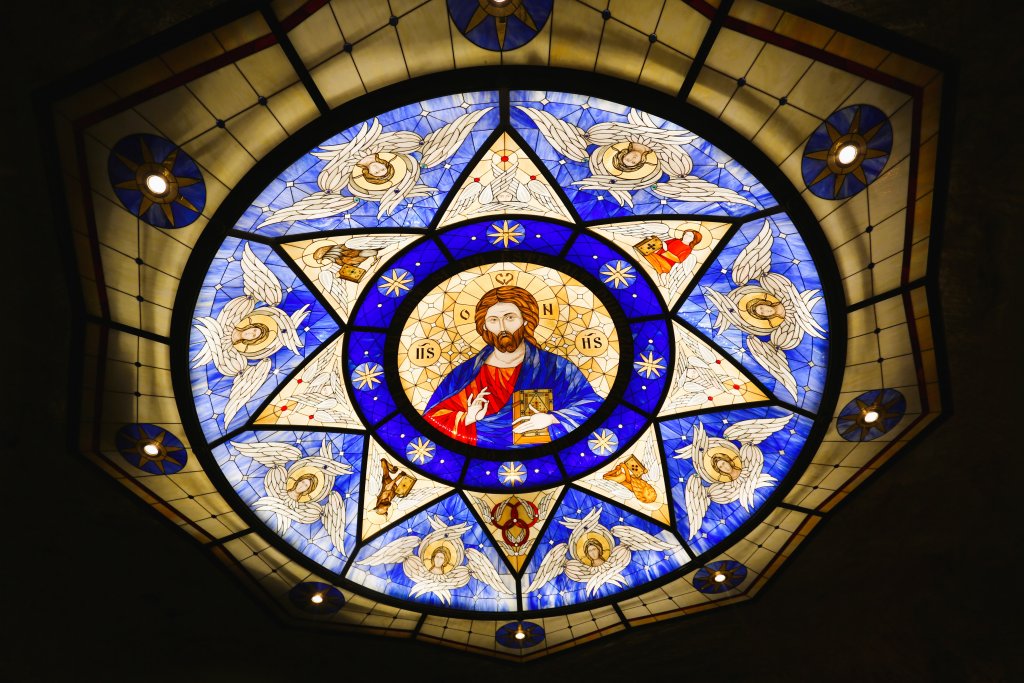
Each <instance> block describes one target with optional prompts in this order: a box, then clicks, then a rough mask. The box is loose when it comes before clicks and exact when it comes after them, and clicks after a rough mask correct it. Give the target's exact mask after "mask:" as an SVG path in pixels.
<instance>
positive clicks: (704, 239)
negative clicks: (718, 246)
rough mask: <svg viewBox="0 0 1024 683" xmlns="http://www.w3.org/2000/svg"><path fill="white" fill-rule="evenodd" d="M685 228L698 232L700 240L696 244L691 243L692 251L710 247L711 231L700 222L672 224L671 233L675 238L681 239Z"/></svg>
mask: <svg viewBox="0 0 1024 683" xmlns="http://www.w3.org/2000/svg"><path fill="white" fill-rule="evenodd" d="M687 230H692V231H694V232H697V233H700V242H699V243H697V245H696V246H693V245H691V247H690V248H691V249H692V250H693V251H703V250H704V249H710V248H711V241H712V240H713V239H714V237H713V236H712V235H711V231H710V230H708V229H707V228H705V227H704V225H703V224H702V223H681V224H679V225H675V226H672V229H671V234H672V236H673V237H676V239H681V238H682V236H683V233H684V232H686V231H687Z"/></svg>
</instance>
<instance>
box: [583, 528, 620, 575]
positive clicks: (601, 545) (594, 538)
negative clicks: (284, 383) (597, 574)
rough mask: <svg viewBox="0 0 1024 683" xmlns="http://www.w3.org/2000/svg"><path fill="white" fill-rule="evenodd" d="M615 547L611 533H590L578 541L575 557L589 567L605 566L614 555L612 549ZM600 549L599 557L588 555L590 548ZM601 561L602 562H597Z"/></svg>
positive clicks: (602, 531) (596, 531)
mask: <svg viewBox="0 0 1024 683" xmlns="http://www.w3.org/2000/svg"><path fill="white" fill-rule="evenodd" d="M614 545H615V542H614V540H613V539H612V536H611V534H610V533H608V532H607V531H604V530H600V531H598V530H594V531H588V532H587V533H585V534H583V535H582V536H580V537H579V538H578V539H577V540H576V547H575V551H576V553H575V556H576V558H577V559H579V561H580V562H582V563H583V564H585V565H587V566H588V567H593V566H595V563H597V564H604V563H605V562H607V561H608V558H609V557H610V556H611V554H612V547H613V546H614ZM591 547H593V548H598V549H599V553H598V556H597V557H591V556H590V555H589V554H587V550H588V549H589V548H591ZM598 559H600V560H601V562H599V563H598V562H597V560H598Z"/></svg>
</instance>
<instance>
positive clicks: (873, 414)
mask: <svg viewBox="0 0 1024 683" xmlns="http://www.w3.org/2000/svg"><path fill="white" fill-rule="evenodd" d="M877 420H878V411H877V410H869V411H868V412H866V413H864V422H866V423H867V424H871V423H872V422H875V421H877Z"/></svg>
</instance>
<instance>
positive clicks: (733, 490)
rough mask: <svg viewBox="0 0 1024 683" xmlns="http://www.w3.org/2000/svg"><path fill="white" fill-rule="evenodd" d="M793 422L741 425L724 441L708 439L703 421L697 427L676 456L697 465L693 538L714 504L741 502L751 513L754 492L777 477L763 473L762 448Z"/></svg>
mask: <svg viewBox="0 0 1024 683" xmlns="http://www.w3.org/2000/svg"><path fill="white" fill-rule="evenodd" d="M790 419H792V416H791V415H787V416H785V417H774V418H763V419H756V420H744V421H742V422H737V423H736V424H733V425H730V426H729V428H728V429H726V430H725V432H724V433H723V436H724V437H725V438H724V439H720V438H718V437H713V436H708V434H707V432H706V431H704V425H703V424H701V423H700V422H699V421H698V422H697V423H696V424H694V426H693V441H692V442H691V443H690V445H688V446H685V447H683V448H680V449H679V450H678V451H676V452H677V453H678V455H675V456H673V457H675V458H676V459H677V460H678V459H684V460H689V461H690V462H692V463H693V469H694V472H693V474H691V475H690V476H689V478H688V479H687V480H686V493H685V503H686V517H687V524H688V525H689V527H690V535H689V538H693V537H694V536H696V535H697V532H699V531H700V528H701V526H702V525H703V524H704V516H705V515H706V514H707V511H708V508H709V507H710V506H711V503H718V504H719V505H727V504H729V503H736V502H738V503H739V504H740V505H741V506H742V507H743V509H744V510H748V511H749V510H750V509H751V508H752V507H753V505H754V491H756V490H757V489H759V488H764V487H766V486H771V485H772V484H773V483H774V482H775V477H772V476H770V475H768V474H765V473H764V471H763V470H764V454H763V453H762V452H761V449H760V448H759V447H758V444H760V443H761V442H762V441H764V440H765V439H767V438H768V437H769V436H771V435H772V434H774V433H775V432H777V431H779V430H780V429H782V428H784V427H785V426H786V425H787V424H789V421H790ZM733 442H735V443H733ZM737 443H738V444H739V447H737V446H736V444H737Z"/></svg>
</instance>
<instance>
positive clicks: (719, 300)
mask: <svg viewBox="0 0 1024 683" xmlns="http://www.w3.org/2000/svg"><path fill="white" fill-rule="evenodd" d="M734 272H735V271H734ZM701 291H703V292H704V298H705V299H707V300H708V301H710V302H711V304H712V305H713V306H714V307H715V308H716V309H718V317H717V318H715V322H714V326H715V332H716V333H717V334H721V333H723V332H725V331H726V330H728V329H729V328H730V327H738V328H740V329H741V330H742V329H745V327H746V323H745V322H744V321H743V318H741V317H740V314H739V313H738V312H737V311H736V305H735V304H733V302H732V299H730V298H729V297H728V296H726V295H725V294H722V293H721V292H719V291H716V290H714V289H711V288H710V287H701ZM733 291H735V290H733Z"/></svg>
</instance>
